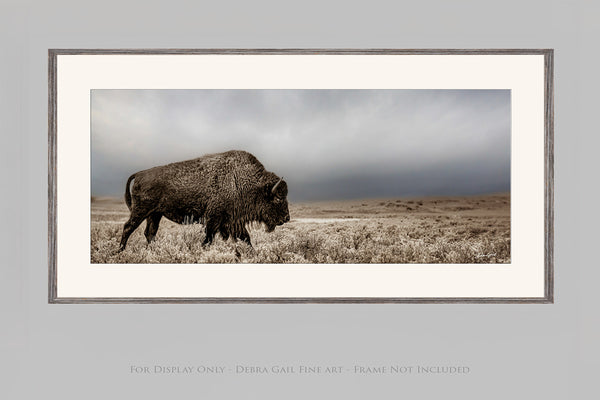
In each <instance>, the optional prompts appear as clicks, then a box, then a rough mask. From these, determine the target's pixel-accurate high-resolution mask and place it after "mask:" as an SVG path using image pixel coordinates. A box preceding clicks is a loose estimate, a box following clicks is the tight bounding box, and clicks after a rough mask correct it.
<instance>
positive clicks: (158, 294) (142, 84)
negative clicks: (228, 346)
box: [48, 49, 554, 303]
mask: <svg viewBox="0 0 600 400" xmlns="http://www.w3.org/2000/svg"><path fill="white" fill-rule="evenodd" d="M48 62H49V63H48V74H49V87H48V90H49V96H48V97H49V116H48V118H49V174H48V179H49V191H48V193H49V210H48V216H49V217H48V218H49V220H48V222H49V302H50V303H97V302H104V303H127V302H133V303H167V302H169V303H173V302H181V303H186V302H187V303H233V302H250V303H552V302H553V298H554V296H553V51H552V50H550V49H526V50H523V49H493V50H484V49H476V50H430V49H427V50H390V49H366V50H349V49H327V50H322V49H318V50H317V49H286V50H276V49H272V50H233V49H203V50H187V49H152V50H145V49H143V50H142V49H136V50H79V49H77V50H76V49H52V50H49V60H48Z"/></svg>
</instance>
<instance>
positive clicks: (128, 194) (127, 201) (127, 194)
mask: <svg viewBox="0 0 600 400" xmlns="http://www.w3.org/2000/svg"><path fill="white" fill-rule="evenodd" d="M133 178H135V174H133V175H131V176H130V177H129V179H127V184H126V185H125V204H127V208H129V211H131V191H130V190H129V185H130V184H131V181H132V180H133Z"/></svg>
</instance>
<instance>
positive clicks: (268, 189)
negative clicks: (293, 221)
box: [261, 178, 290, 232]
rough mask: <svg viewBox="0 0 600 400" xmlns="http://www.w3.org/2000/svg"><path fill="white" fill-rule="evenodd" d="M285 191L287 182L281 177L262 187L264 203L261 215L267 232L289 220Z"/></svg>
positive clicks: (286, 191) (286, 190)
mask: <svg viewBox="0 0 600 400" xmlns="http://www.w3.org/2000/svg"><path fill="white" fill-rule="evenodd" d="M287 193H288V188H287V183H285V181H284V180H283V178H280V179H279V180H278V181H277V182H273V183H269V184H267V185H266V186H265V188H264V199H265V204H264V205H263V207H262V213H261V214H262V215H261V217H262V220H263V222H264V223H265V225H266V226H267V231H268V232H272V231H273V230H275V227H276V226H277V225H283V224H284V223H286V222H288V221H289V220H290V211H289V209H288V202H287Z"/></svg>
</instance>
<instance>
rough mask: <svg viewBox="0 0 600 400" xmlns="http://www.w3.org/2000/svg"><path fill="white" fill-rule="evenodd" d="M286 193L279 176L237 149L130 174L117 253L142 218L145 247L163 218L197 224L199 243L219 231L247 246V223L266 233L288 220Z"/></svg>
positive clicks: (206, 241)
mask: <svg viewBox="0 0 600 400" xmlns="http://www.w3.org/2000/svg"><path fill="white" fill-rule="evenodd" d="M132 180H133V187H131V190H130V186H131V181H132ZM287 193H288V188H287V184H286V182H285V181H284V180H283V178H280V177H278V176H277V175H275V174H274V173H272V172H269V171H266V170H265V167H264V166H263V165H262V164H261V163H260V161H258V160H257V159H256V157H254V156H253V155H252V154H250V153H248V152H245V151H238V150H232V151H228V152H225V153H218V154H208V155H205V156H203V157H200V158H196V159H193V160H188V161H181V162H176V163H172V164H168V165H163V166H160V167H154V168H150V169H146V170H143V171H139V172H136V173H135V174H133V175H131V176H130V177H129V179H127V184H126V186H125V203H127V207H128V208H129V210H130V212H131V214H130V216H129V220H128V221H127V222H126V223H125V226H124V227H123V235H122V236H121V245H120V248H119V251H122V250H124V249H125V246H126V245H127V239H129V236H130V235H131V234H132V233H133V231H135V229H136V228H137V227H138V226H139V225H140V224H141V223H142V221H144V220H146V230H145V231H144V235H145V236H146V240H147V241H148V243H150V242H151V241H152V240H153V239H154V237H155V236H156V232H157V230H158V224H159V223H160V219H161V218H162V217H163V216H164V217H166V218H168V219H170V220H171V221H174V222H176V223H179V224H184V223H190V222H200V223H203V224H204V225H205V231H206V237H205V238H204V242H203V245H208V244H210V243H212V240H213V238H214V236H215V234H216V233H220V234H221V236H222V238H223V239H224V240H227V239H228V238H229V237H230V236H231V237H233V238H234V239H239V240H242V241H244V242H246V243H248V244H249V245H250V246H252V243H251V242H250V235H249V234H248V230H247V229H246V225H247V224H249V223H251V222H258V223H264V224H265V225H266V228H267V231H268V232H272V231H273V230H274V229H275V227H276V226H278V225H282V224H284V223H285V222H287V221H289V220H290V213H289V210H288V202H287Z"/></svg>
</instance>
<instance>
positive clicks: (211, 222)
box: [202, 218, 220, 246]
mask: <svg viewBox="0 0 600 400" xmlns="http://www.w3.org/2000/svg"><path fill="white" fill-rule="evenodd" d="M219 225H220V224H219V220H218V219H217V218H207V219H206V237H205V238H204V242H202V245H203V246H206V245H209V244H211V243H212V241H213V239H214V237H215V233H217V230H218V228H219Z"/></svg>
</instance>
